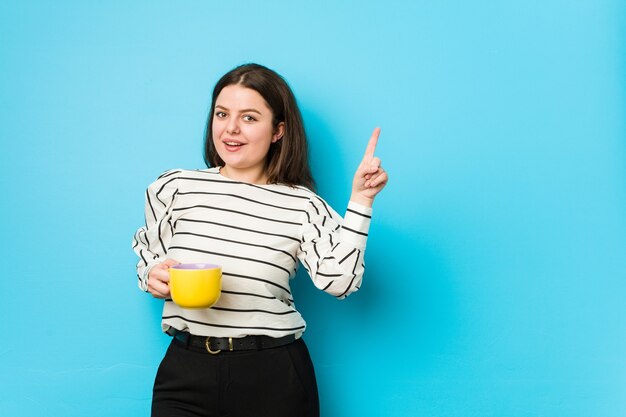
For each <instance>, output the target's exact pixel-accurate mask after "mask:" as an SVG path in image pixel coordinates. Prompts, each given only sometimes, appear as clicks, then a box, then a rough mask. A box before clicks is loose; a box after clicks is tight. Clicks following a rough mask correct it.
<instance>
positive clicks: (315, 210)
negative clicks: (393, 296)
mask: <svg viewBox="0 0 626 417" xmlns="http://www.w3.org/2000/svg"><path fill="white" fill-rule="evenodd" d="M306 212H307V220H308V222H307V223H305V224H304V225H303V233H302V243H301V245H300V248H299V250H298V258H299V259H300V261H301V262H302V264H303V265H304V267H305V268H306V270H307V271H308V272H309V275H310V276H311V279H312V280H313V283H314V284H315V286H316V287H317V288H319V289H321V290H323V291H326V292H327V293H329V294H331V295H334V296H335V297H337V298H340V299H342V298H345V297H346V296H348V295H349V294H350V293H352V292H354V291H357V290H358V289H359V287H360V285H361V280H362V278H363V272H364V269H365V265H364V262H363V259H364V252H365V244H366V242H367V234H368V230H369V224H370V219H371V213H372V209H371V208H369V207H365V206H362V205H360V204H358V203H355V202H352V201H351V202H350V203H349V204H348V209H347V211H346V214H345V216H344V218H343V219H342V218H341V216H339V215H338V214H337V213H336V212H335V211H333V209H332V208H331V207H329V206H328V205H327V204H326V203H325V202H324V201H323V200H322V199H321V198H319V197H317V196H315V197H312V198H311V199H310V200H309V202H308V204H307V208H306Z"/></svg>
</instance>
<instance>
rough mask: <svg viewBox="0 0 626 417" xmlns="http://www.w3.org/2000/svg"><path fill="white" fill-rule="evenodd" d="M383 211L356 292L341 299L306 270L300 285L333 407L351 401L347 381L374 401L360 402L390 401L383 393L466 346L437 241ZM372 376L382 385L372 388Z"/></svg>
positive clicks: (299, 298) (300, 302)
mask: <svg viewBox="0 0 626 417" xmlns="http://www.w3.org/2000/svg"><path fill="white" fill-rule="evenodd" d="M377 215H378V216H379V217H375V218H374V222H373V224H372V228H371V231H370V240H369V242H368V248H367V253H366V258H365V259H366V272H365V276H364V279H363V285H362V287H361V289H360V290H359V291H358V292H357V293H355V294H352V295H350V296H349V297H348V298H347V299H346V300H343V301H337V300H335V299H334V298H333V297H331V296H329V295H327V294H325V293H323V292H321V291H318V290H317V289H315V288H314V287H313V285H312V284H311V281H310V279H309V277H308V275H307V274H306V271H304V270H301V271H299V274H298V276H297V277H296V279H295V282H294V283H293V291H294V296H295V300H296V304H297V307H298V309H299V310H300V311H301V312H302V314H303V316H304V318H305V320H307V325H308V328H307V331H306V333H305V339H306V341H307V343H308V345H309V347H310V349H311V354H312V356H313V360H314V362H315V364H316V369H317V371H318V372H317V373H318V380H319V381H318V382H319V385H320V395H321V397H322V399H323V400H324V403H326V406H327V407H328V408H329V409H334V408H333V407H335V406H336V405H338V404H341V403H345V400H346V399H345V398H343V397H342V395H341V393H342V392H344V391H345V388H344V387H343V386H342V385H344V384H346V383H347V384H351V385H357V386H358V385H360V384H363V389H362V391H363V393H364V394H365V393H367V392H368V390H371V394H368V395H370V396H371V398H368V397H366V396H365V395H363V397H361V399H360V401H362V402H363V401H365V402H367V403H371V405H372V406H374V407H382V405H381V404H383V403H385V402H386V400H385V399H383V398H376V396H383V395H387V394H385V393H392V392H401V391H402V390H403V389H405V388H404V387H403V385H404V384H406V382H407V381H414V380H422V379H427V378H430V377H431V376H432V375H433V374H435V375H436V374H437V373H438V369H439V366H440V364H441V363H442V360H441V358H444V357H445V356H446V354H447V353H449V352H451V351H454V350H455V349H456V348H457V346H458V344H459V337H460V336H459V332H460V331H461V329H460V323H461V320H462V312H461V311H460V305H459V304H460V303H459V301H460V300H459V297H458V294H457V293H455V284H454V282H453V281H454V277H453V276H452V275H451V273H450V271H449V269H450V268H449V267H448V266H449V264H448V261H447V260H446V258H445V255H444V254H443V253H442V251H441V250H439V248H438V245H437V242H434V241H431V240H425V239H422V238H421V237H420V232H419V230H418V229H414V230H413V231H411V229H410V228H406V229H404V228H403V229H398V228H396V227H393V226H391V225H390V223H389V220H391V219H387V218H385V216H386V215H385V214H384V213H383V212H377ZM329 341H330V342H329ZM355 370H356V373H355ZM344 371H349V372H350V375H344ZM373 375H375V376H376V382H375V384H377V387H376V389H374V388H372V387H371V386H368V384H371V383H372V382H373V381H372V380H371V377H372V376H373ZM396 390H398V391H396ZM381 401H382V403H381Z"/></svg>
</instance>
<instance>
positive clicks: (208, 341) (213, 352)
mask: <svg viewBox="0 0 626 417" xmlns="http://www.w3.org/2000/svg"><path fill="white" fill-rule="evenodd" d="M204 347H205V348H206V350H207V352H209V353H210V354H211V355H217V354H218V353H220V352H221V351H222V349H218V350H211V336H208V337H207V338H206V340H205V341H204ZM228 350H229V351H230V352H232V351H233V350H234V348H233V338H232V337H229V338H228Z"/></svg>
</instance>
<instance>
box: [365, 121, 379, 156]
mask: <svg viewBox="0 0 626 417" xmlns="http://www.w3.org/2000/svg"><path fill="white" fill-rule="evenodd" d="M379 135H380V127H377V128H375V129H374V132H372V136H371V137H370V141H369V142H368V144H367V148H366V149H365V157H368V158H373V157H374V152H375V151H376V144H377V143H378V136H379Z"/></svg>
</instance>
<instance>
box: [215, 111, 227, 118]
mask: <svg viewBox="0 0 626 417" xmlns="http://www.w3.org/2000/svg"><path fill="white" fill-rule="evenodd" d="M215 117H217V118H218V119H223V118H224V117H226V113H224V112H223V111H216V112H215Z"/></svg>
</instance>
